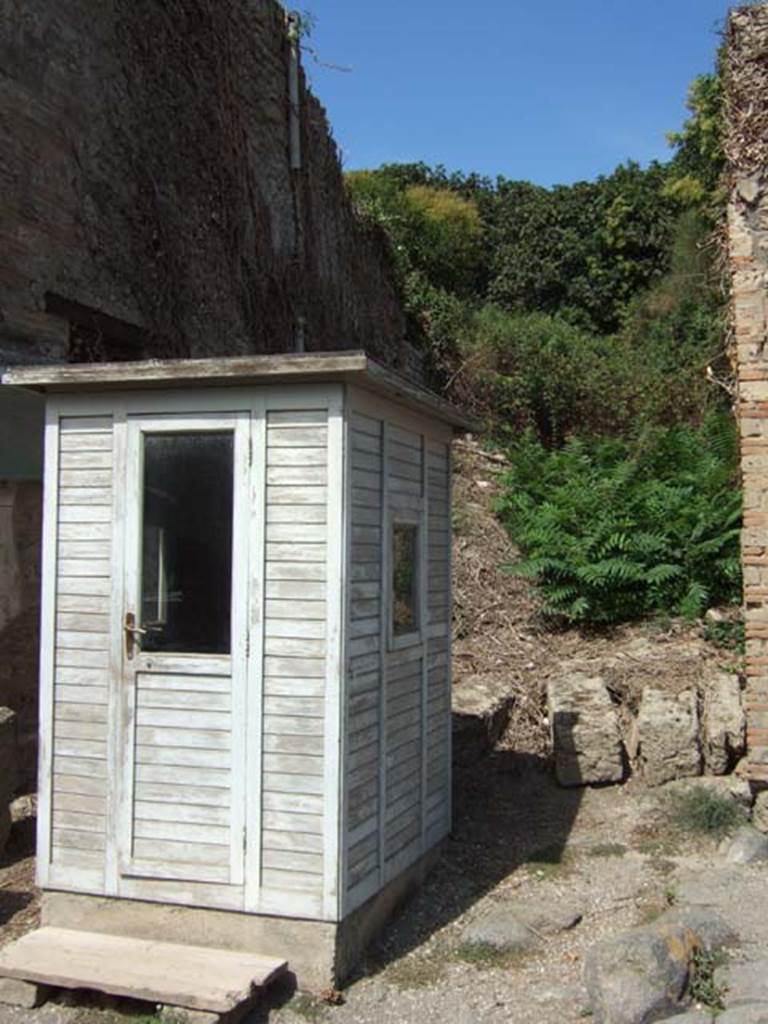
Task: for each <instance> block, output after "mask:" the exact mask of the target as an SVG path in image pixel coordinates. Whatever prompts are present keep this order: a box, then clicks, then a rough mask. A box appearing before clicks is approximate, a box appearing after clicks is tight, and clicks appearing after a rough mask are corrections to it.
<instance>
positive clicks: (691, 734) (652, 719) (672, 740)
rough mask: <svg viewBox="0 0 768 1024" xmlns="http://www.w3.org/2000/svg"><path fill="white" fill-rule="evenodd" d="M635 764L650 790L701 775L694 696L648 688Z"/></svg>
mask: <svg viewBox="0 0 768 1024" xmlns="http://www.w3.org/2000/svg"><path fill="white" fill-rule="evenodd" d="M635 728H636V747H637V752H638V755H637V756H638V763H639V765H640V768H641V770H642V773H643V776H644V778H645V781H646V782H647V783H648V785H649V786H660V785H662V784H663V783H665V782H670V781H671V780H672V779H683V778H687V777H689V776H694V775H700V774H701V749H700V747H699V715H698V710H697V706H696V693H695V692H694V691H693V690H683V691H682V692H681V693H669V692H667V691H666V690H659V689H655V688H654V687H651V686H648V687H646V688H645V690H643V696H642V700H641V701H640V710H639V712H638V715H637V722H636V725H635Z"/></svg>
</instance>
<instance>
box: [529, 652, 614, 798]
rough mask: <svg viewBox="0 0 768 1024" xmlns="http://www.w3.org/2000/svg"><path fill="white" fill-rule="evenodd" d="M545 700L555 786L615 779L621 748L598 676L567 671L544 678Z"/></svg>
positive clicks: (606, 691) (611, 704)
mask: <svg viewBox="0 0 768 1024" xmlns="http://www.w3.org/2000/svg"><path fill="white" fill-rule="evenodd" d="M547 703H548V706H549V721H550V728H551V732H552V747H553V749H554V752H555V773H556V775H557V781H558V782H559V783H560V785H561V786H586V785H591V784H594V783H601V782H620V781H621V780H622V779H623V777H624V748H623V745H622V742H621V732H620V730H619V720H618V716H617V714H616V709H615V708H614V706H613V703H612V701H611V698H610V695H609V693H608V690H607V688H606V686H605V683H604V681H603V680H602V679H601V678H600V676H588V675H586V674H585V673H583V672H570V673H566V674H564V675H563V676H562V677H561V678H558V679H550V680H549V681H548V682H547Z"/></svg>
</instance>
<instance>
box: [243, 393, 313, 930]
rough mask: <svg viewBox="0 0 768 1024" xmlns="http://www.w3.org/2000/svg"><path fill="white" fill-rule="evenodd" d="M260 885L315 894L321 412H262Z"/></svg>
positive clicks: (308, 895)
mask: <svg viewBox="0 0 768 1024" xmlns="http://www.w3.org/2000/svg"><path fill="white" fill-rule="evenodd" d="M266 415H267V423H266V474H265V475H266V508H265V519H266V524H265V551H264V559H265V572H264V576H265V591H264V602H265V614H264V639H263V694H262V712H263V714H262V769H263V775H262V796H261V837H260V843H261V855H260V861H261V885H262V888H263V889H264V890H272V891H277V892H284V893H290V894H291V897H292V899H298V900H301V898H302V894H305V897H306V899H307V901H308V902H307V904H306V906H307V912H308V914H309V915H310V916H311V910H312V908H313V907H314V906H315V905H316V903H317V900H318V899H319V898H320V897H321V896H322V888H323V870H324V858H323V822H324V817H325V813H326V811H325V807H324V794H323V775H324V770H325V757H324V720H325V676H326V655H327V642H326V641H327V636H326V634H327V619H328V580H327V578H326V576H327V571H326V556H327V549H326V543H327V521H328V413H327V411H326V410H325V409H316V410H315V409H301V410H285V411H283V410H268V411H267V414H266Z"/></svg>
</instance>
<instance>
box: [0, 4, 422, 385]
mask: <svg viewBox="0 0 768 1024" xmlns="http://www.w3.org/2000/svg"><path fill="white" fill-rule="evenodd" d="M289 63H290V45H289V42H288V37H287V32H286V24H285V15H284V11H283V9H282V8H281V7H280V6H279V5H278V4H277V3H276V2H274V0H142V2H140V3H137V2H136V0H104V2H103V3H98V4H94V3H92V2H91V0H0V69H2V72H1V73H0V364H2V363H3V362H5V363H9V362H20V361H41V360H45V359H54V360H59V359H76V360H79V359H87V360H90V359H103V358H114V357H117V358H126V357H128V358H130V357H142V356H161V355H179V356H187V355H192V356H202V355H221V354H238V353H245V352H254V351H257V352H263V351H290V350H293V349H294V347H295V345H296V338H297V332H303V335H304V344H305V346H306V348H307V349H311V350H322V349H342V348H358V347H360V348H366V349H367V350H368V351H369V352H370V353H371V354H373V355H375V356H376V357H377V358H379V359H380V360H382V361H384V362H386V363H388V364H390V365H395V366H397V365H399V364H400V363H401V362H402V360H403V359H404V358H405V355H404V353H405V351H406V346H405V345H404V343H403V338H404V333H405V321H404V317H403V313H402V309H401V306H400V299H399V294H398V289H397V284H396V279H395V275H394V271H393V267H392V263H391V260H390V258H389V252H388V249H387V243H386V240H385V239H384V237H383V235H382V234H380V233H379V232H378V231H377V230H375V229H373V228H371V227H369V226H367V225H364V224H362V223H361V222H360V221H359V220H358V218H357V217H356V215H355V213H354V211H353V209H352V207H351V205H350V203H349V201H348V199H347V196H346V194H345V190H344V184H343V180H342V176H341V171H340V167H339V161H338V157H337V152H336V147H335V144H334V142H333V140H332V138H331V136H330V132H329V127H328V124H327V121H326V118H325V114H324V111H323V109H322V107H321V106H320V104H319V103H318V102H317V100H316V99H315V98H314V97H313V96H312V95H311V94H310V93H309V92H308V90H307V89H306V86H305V83H304V80H303V77H302V79H301V82H300V94H299V95H300V99H299V104H298V115H299V121H300V141H301V166H300V167H299V168H298V169H293V170H292V168H291V161H290V152H289V121H290V111H291V105H290V103H289V87H288V80H289ZM96 314H98V315H96ZM73 324H74V326H73ZM136 328H139V330H136Z"/></svg>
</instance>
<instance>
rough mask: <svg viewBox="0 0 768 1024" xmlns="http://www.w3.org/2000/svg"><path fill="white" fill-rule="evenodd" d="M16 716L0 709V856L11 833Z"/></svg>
mask: <svg viewBox="0 0 768 1024" xmlns="http://www.w3.org/2000/svg"><path fill="white" fill-rule="evenodd" d="M17 778H18V776H17V773H16V715H15V714H14V713H13V711H11V709H10V708H3V707H0V854H2V852H3V849H4V847H5V844H6V841H7V839H8V836H9V835H10V831H11V812H10V803H11V799H12V797H13V794H14V791H15V789H16V782H17Z"/></svg>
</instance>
